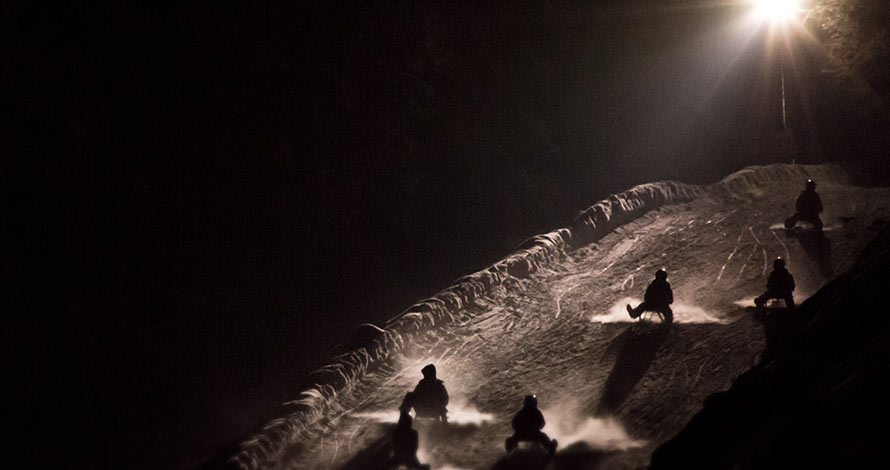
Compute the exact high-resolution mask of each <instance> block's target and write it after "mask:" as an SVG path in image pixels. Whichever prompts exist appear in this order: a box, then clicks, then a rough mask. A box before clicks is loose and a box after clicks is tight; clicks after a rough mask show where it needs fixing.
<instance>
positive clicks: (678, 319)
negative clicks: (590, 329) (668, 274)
mask: <svg viewBox="0 0 890 470" xmlns="http://www.w3.org/2000/svg"><path fill="white" fill-rule="evenodd" d="M640 302H642V300H640V299H637V298H633V297H625V298H623V299H621V300H619V301H618V302H616V303H615V304H613V305H612V307H611V308H610V309H609V311H608V313H605V314H600V315H594V316H592V317H590V321H592V322H599V323H631V322H635V321H638V320H636V319H633V318H630V315H628V314H627V307H626V306H627V304H630V305H632V306H636V305H639V304H640ZM671 309H672V310H673V311H674V323H726V321H725V320H721V319H719V318H716V317H714V316H711V315H709V314H708V312H705V311H704V309H702V308H701V307H697V306H695V305H690V304H687V303H684V302H675V303H674V304H673V305H671ZM643 319H644V320H651V321H654V322H660V321H661V319H660V318H659V317H658V314H656V313H654V312H646V313H644V314H643Z"/></svg>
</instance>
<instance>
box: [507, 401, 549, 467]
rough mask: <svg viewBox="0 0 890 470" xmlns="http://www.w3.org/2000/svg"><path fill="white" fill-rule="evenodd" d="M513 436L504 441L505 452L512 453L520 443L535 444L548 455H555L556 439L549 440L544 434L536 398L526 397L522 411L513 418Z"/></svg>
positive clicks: (542, 420) (542, 419)
mask: <svg viewBox="0 0 890 470" xmlns="http://www.w3.org/2000/svg"><path fill="white" fill-rule="evenodd" d="M512 425H513V431H514V432H513V435H512V436H510V437H508V438H507V440H506V441H504V447H506V448H507V452H512V451H513V449H515V448H516V446H517V445H519V443H520V442H537V443H538V444H541V446H542V447H543V448H544V449H547V452H548V453H549V454H550V455H553V454H555V453H556V439H553V440H551V439H550V438H549V437H547V434H544V432H543V431H541V430H542V429H544V415H543V414H541V410H539V409H538V397H536V396H534V395H528V396H526V397H525V401H524V402H523V404H522V409H521V410H519V412H517V413H516V416H513V422H512Z"/></svg>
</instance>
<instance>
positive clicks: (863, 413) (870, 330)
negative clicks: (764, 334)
mask: <svg viewBox="0 0 890 470" xmlns="http://www.w3.org/2000/svg"><path fill="white" fill-rule="evenodd" d="M888 273H890V227H887V228H885V229H884V230H882V231H881V233H880V234H878V236H877V237H876V238H875V239H874V240H873V241H872V242H871V243H869V245H868V246H867V247H866V248H865V249H864V250H863V252H862V254H861V255H860V256H859V259H858V260H857V262H856V264H855V266H853V267H852V268H851V269H850V270H849V271H848V272H846V273H844V274H843V275H841V276H839V277H838V278H836V279H835V280H833V281H832V282H831V283H829V284H828V285H826V286H825V287H823V288H822V289H820V290H819V292H818V293H817V294H816V295H814V296H813V297H811V298H810V299H809V300H808V301H807V302H806V303H804V304H803V305H801V307H800V308H799V309H798V310H797V311H796V312H795V313H794V315H793V316H787V318H785V321H786V323H787V327H786V328H785V331H783V332H782V334H781V337H780V338H779V339H777V341H776V347H775V348H772V349H770V350H769V351H767V352H766V353H765V354H764V357H763V359H762V360H761V361H760V362H759V363H758V364H757V366H755V367H754V368H752V369H751V370H750V371H747V372H746V373H745V374H743V375H742V376H740V377H739V378H738V379H737V380H736V381H735V382H734V383H733V386H732V388H731V389H730V390H728V391H726V392H721V393H718V394H714V395H713V396H711V397H709V398H708V400H707V401H706V405H705V407H704V409H703V410H702V411H700V412H699V413H697V414H696V416H695V417H694V418H693V419H692V421H691V422H690V423H689V425H687V426H686V427H685V428H684V429H683V431H682V432H680V433H679V434H678V435H677V436H676V437H674V438H673V439H671V440H670V441H668V442H667V443H665V444H664V445H663V446H661V447H659V448H658V449H657V450H656V451H655V452H654V453H653V459H652V465H651V467H650V468H652V469H653V470H654V469H665V468H703V469H704V468H707V469H712V470H716V469H729V468H733V469H746V468H750V469H762V468H808V469H813V468H883V467H886V466H887V464H886V460H887V449H886V448H887V444H886V433H885V432H884V431H883V428H884V427H885V426H886V425H887V422H888V420H890V406H888V405H887V396H888V394H890V381H888V376H890V347H888V346H890V317H888V315H887V310H886V308H884V304H885V303H886V298H887V295H886V289H887V283H888V281H890V274H888Z"/></svg>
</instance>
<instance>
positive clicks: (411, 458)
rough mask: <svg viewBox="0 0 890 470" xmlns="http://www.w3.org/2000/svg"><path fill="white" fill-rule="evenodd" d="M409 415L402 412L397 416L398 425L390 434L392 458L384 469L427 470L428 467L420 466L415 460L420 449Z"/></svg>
mask: <svg viewBox="0 0 890 470" xmlns="http://www.w3.org/2000/svg"><path fill="white" fill-rule="evenodd" d="M412 422H413V420H412V419H411V415H410V414H408V413H407V412H402V413H401V414H400V416H399V424H398V425H396V430H395V431H393V433H392V456H391V457H390V458H389V462H387V465H386V468H389V469H393V468H399V467H401V466H404V467H407V468H411V469H415V470H428V469H429V468H430V466H429V465H426V464H422V463H420V461H419V460H418V459H417V449H419V448H420V442H419V440H418V438H417V431H415V430H414V429H412V428H411V423H412Z"/></svg>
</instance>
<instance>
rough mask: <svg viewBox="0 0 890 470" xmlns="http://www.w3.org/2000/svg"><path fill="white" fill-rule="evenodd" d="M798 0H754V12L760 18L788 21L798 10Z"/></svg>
mask: <svg viewBox="0 0 890 470" xmlns="http://www.w3.org/2000/svg"><path fill="white" fill-rule="evenodd" d="M799 3H800V2H799V1H798V0H755V1H754V14H756V15H757V17H758V18H760V19H761V20H766V21H788V20H790V19H791V18H793V17H794V14H795V13H796V12H797V11H798V10H799V5H798V4H799Z"/></svg>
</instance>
